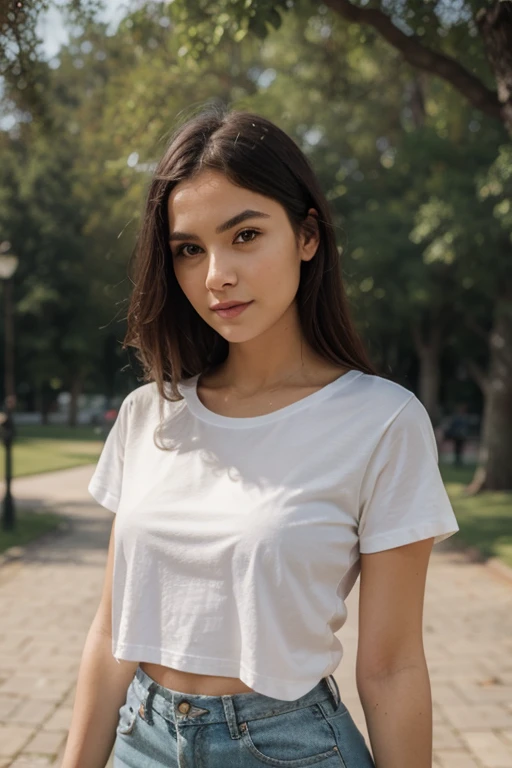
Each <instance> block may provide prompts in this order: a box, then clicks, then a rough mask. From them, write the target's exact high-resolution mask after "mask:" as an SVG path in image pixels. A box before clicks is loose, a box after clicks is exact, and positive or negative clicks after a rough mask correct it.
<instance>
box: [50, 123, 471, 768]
mask: <svg viewBox="0 0 512 768" xmlns="http://www.w3.org/2000/svg"><path fill="white" fill-rule="evenodd" d="M136 254H137V261H136V274H135V278H134V290H133V294H132V297H131V304H130V308H129V313H128V326H129V327H128V333H127V337H126V339H125V347H127V346H133V347H135V348H136V349H137V350H138V352H137V354H138V356H139V358H140V360H141V362H142V364H143V368H144V371H145V381H146V383H145V384H144V385H143V386H140V387H139V388H137V389H135V390H134V391H133V392H131V393H130V394H129V395H128V396H127V397H126V398H125V400H124V402H123V403H122V405H121V408H120V412H119V416H118V419H117V421H116V423H115V425H114V427H113V429H112V431H111V432H110V434H109V436H108V439H107V442H106V444H105V446H104V449H103V452H102V455H101V457H100V460H99V462H98V465H97V467H96V470H95V473H94V476H93V478H92V480H91V483H90V486H89V490H90V493H91V494H92V496H93V497H94V498H95V499H96V500H97V501H98V502H99V503H100V504H102V505H103V506H105V507H106V508H107V509H109V510H111V511H112V512H115V513H117V515H116V518H115V520H116V523H117V524H116V525H115V526H114V525H113V526H112V534H111V540H110V546H109V553H108V563H107V571H106V577H105V585H104V590H103V596H102V599H101V602H100V605H99V608H98V612H97V614H96V617H95V619H94V622H93V625H92V627H91V630H90V633H89V635H88V638H87V643H86V648H85V650H84V656H83V659H82V664H81V668H80V672H79V678H78V685H77V694H76V702H75V708H74V712H73V719H72V725H71V730H70V734H69V738H68V744H67V749H66V755H65V758H64V763H63V766H64V768H78V766H80V768H81V767H82V766H87V768H100V766H101V768H102V767H103V766H104V764H105V762H106V760H107V758H108V756H109V754H110V751H111V749H112V746H113V745H114V740H115V750H114V766H115V767H116V768H125V767H126V766H148V767H149V768H157V767H158V766H173V767H176V768H177V767H178V766H179V767H180V768H184V766H186V768H193V767H195V766H200V767H201V768H210V767H211V768H235V767H236V768H257V766H262V765H267V766H269V765H270V766H281V768H299V766H300V767H301V768H303V767H304V766H312V765H322V766H323V768H335V767H337V768H343V767H345V768H370V767H371V766H374V765H376V766H377V768H406V766H407V768H410V766H411V765H414V766H415V768H430V766H431V760H432V732H431V729H432V723H431V698H430V687H429V677H428V671H427V666H426V663H425V658H424V653H423V644H422V607H423V598H424V587H425V578H426V572H427V565H428V560H429V556H430V553H431V549H432V545H433V543H435V542H436V541H441V540H442V539H445V538H447V537H448V536H450V535H451V534H453V533H455V532H456V531H457V530H458V526H457V522H456V519H455V516H454V514H453V511H452V508H451V506H450V503H449V501H448V497H447V495H446V492H445V489H444V486H443V483H442V481H441V478H440V474H439V469H438V465H437V449H436V443H435V439H434V435H433V430H432V425H431V422H430V419H429V417H428V415H427V413H426V411H425V409H424V408H423V406H422V405H421V403H420V402H419V400H417V398H416V397H415V396H414V395H413V394H412V393H411V392H409V391H408V390H406V389H405V388H403V387H401V386H400V385H398V384H395V383H393V382H391V381H389V380H387V379H385V378H384V377H381V376H379V375H378V374H377V373H376V372H375V370H374V369H373V368H372V366H371V364H370V363H369V362H368V360H367V357H366V354H365V352H364V349H363V346H362V344H361V342H360V340H359V339H358V337H357V334H356V332H355V330H354V327H353V325H352V322H351V319H350V316H349V312H348V309H347V302H346V298H345V293H344V289H343V284H342V281H341V276H340V268H339V254H338V250H337V246H336V241H335V234H334V227H333V224H332V220H331V215H330V212H329V209H328V204H327V202H326V199H325V197H324V195H323V194H322V192H321V190H320V187H319V184H318V182H317V180H316V178H315V175H314V173H313V171H312V169H311V167H310V165H309V163H308V161H307V159H306V158H305V157H304V155H303V154H302V153H301V151H300V150H299V149H298V147H297V146H296V145H295V143H294V142H293V141H292V140H291V139H290V138H289V137H288V136H287V135H286V134H285V133H283V132H282V131H281V130H280V129H279V128H277V127H276V126H275V125H273V124H272V123H270V122H269V121H267V120H265V119H263V118H262V117H259V116H257V115H254V114H249V113H243V112H233V111H231V112H225V113H224V112H222V111H219V110H217V109H207V110H205V111H203V112H202V113H201V114H199V115H198V116H196V117H195V118H193V119H191V120H190V121H189V122H188V123H187V124H185V125H184V126H182V127H181V128H180V129H179V130H178V131H177V132H176V133H175V135H174V136H173V137H172V140H171V141H170V144H169V146H168V147H167V149H166V152H165V154H164V156H163V157H162V159H161V160H160V162H159V164H158V167H157V168H156V170H155V173H154V176H153V179H152V181H151V184H150V188H149V194H148V197H147V203H146V211H145V217H144V221H143V224H142V228H141V233H140V236H139V240H138V244H137V252H136ZM114 529H115V531H114ZM114 532H115V537H114ZM114 554H115V568H114ZM359 573H360V574H361V583H360V625H359V645H358V657H357V683H358V690H359V694H360V697H361V701H362V704H363V707H364V711H365V715H366V719H367V723H368V730H369V735H370V741H371V747H372V751H373V759H372V756H371V754H370V751H369V749H368V746H367V745H366V743H365V741H364V738H363V736H362V734H361V733H360V731H359V730H358V729H357V727H356V725H355V723H354V721H353V719H352V717H351V715H350V713H349V712H348V710H347V707H346V706H345V704H344V703H343V700H342V698H341V697H340V692H339V689H338V686H337V685H336V683H335V680H334V677H333V673H334V671H335V670H336V668H337V667H338V665H339V662H340V660H341V657H342V653H343V651H342V647H341V644H340V641H339V639H338V638H337V637H336V636H335V634H334V633H335V632H337V631H338V630H339V629H340V628H341V627H342V625H343V624H344V622H345V619H346V608H345V602H344V601H345V598H346V597H347V595H348V594H349V592H350V590H351V589H352V587H353V585H354V583H355V581H356V579H357V576H358V575H359ZM114 657H115V658H114ZM91 734H94V737H95V738H94V739H91V738H89V737H90V735H91ZM374 761H375V762H374Z"/></svg>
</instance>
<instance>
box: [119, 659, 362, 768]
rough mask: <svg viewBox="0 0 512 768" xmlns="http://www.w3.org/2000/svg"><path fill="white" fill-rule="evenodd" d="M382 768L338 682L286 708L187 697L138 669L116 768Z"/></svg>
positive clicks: (330, 680) (240, 699)
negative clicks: (373, 756)
mask: <svg viewBox="0 0 512 768" xmlns="http://www.w3.org/2000/svg"><path fill="white" fill-rule="evenodd" d="M265 765H266V766H269V765H270V766H275V767H276V768H306V766H311V765H315V766H319V768H320V767H321V768H375V763H374V762H373V759H372V757H371V755H370V752H369V750H368V747H367V745H366V742H365V740H364V738H363V735H362V733H361V732H360V731H359V729H358V728H357V726H356V724H355V723H354V721H353V719H352V717H351V715H350V713H349V711H348V710H347V708H346V706H345V705H344V704H343V702H342V701H341V698H340V694H339V689H338V686H337V684H336V681H335V680H334V677H333V676H332V675H330V676H329V677H327V678H322V680H320V682H319V683H318V684H317V685H316V686H315V687H314V688H313V689H312V690H311V691H309V692H308V693H306V694H305V695H304V696H302V697H300V698H299V699H296V700H294V701H284V700H281V699H274V698H271V697H269V696H264V695H263V694H261V693H255V692H247V693H237V694H232V695H225V696H203V695H197V694H193V695H191V694H188V693H180V692H179V691H173V690H171V689H169V688H164V687H163V686H161V685H159V684H158V683H156V682H155V681H154V680H153V679H152V678H151V677H149V675H147V674H146V673H145V672H144V671H143V670H142V669H141V668H140V666H139V667H137V670H136V672H135V675H134V677H133V680H132V682H131V683H130V685H129V687H128V691H127V695H126V701H125V703H124V704H123V705H122V707H120V709H119V722H118V725H117V730H116V741H115V745H114V768H163V767H164V766H165V767H166V768H261V767H262V766H265Z"/></svg>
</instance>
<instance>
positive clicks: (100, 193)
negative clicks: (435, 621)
mask: <svg viewBox="0 0 512 768" xmlns="http://www.w3.org/2000/svg"><path fill="white" fill-rule="evenodd" d="M15 5H16V4H12V7H11V6H9V8H7V6H6V7H5V9H4V10H3V11H2V16H1V17H0V22H1V24H2V30H3V33H4V34H3V36H2V45H1V47H0V61H1V66H2V70H1V75H2V100H1V113H0V128H1V129H0V153H1V163H0V241H2V243H3V244H4V245H6V246H7V250H9V251H10V252H12V253H14V254H16V255H17V257H18V260H19V265H18V268H17V271H16V273H15V275H14V276H13V277H12V278H11V280H10V281H6V280H4V281H3V282H4V284H6V283H7V282H9V283H10V284H11V286H10V287H11V292H12V318H11V321H12V324H13V326H14V350H13V358H14V360H13V366H14V383H13V385H12V386H13V387H14V390H15V395H16V401H17V404H16V412H15V421H16V423H17V425H18V430H17V432H18V434H17V438H16V440H15V444H14V449H13V461H14V474H15V476H22V475H27V474H33V473H37V472H43V471H49V470H55V469H60V468H64V467H71V466H74V465H77V464H81V463H91V462H94V461H96V460H97V457H98V455H99V452H100V450H101V447H102V439H101V438H102V435H101V433H100V432H99V430H98V427H95V426H94V424H95V423H96V424H97V421H98V419H97V412H98V408H100V407H101V408H106V407H109V406H114V407H115V406H117V405H118V404H119V402H120V401H121V400H122V398H123V397H124V396H125V395H126V394H127V393H128V392H129V391H130V390H131V389H133V388H134V387H136V386H138V385H139V384H140V383H141V382H140V370H139V369H138V364H137V361H136V360H135V358H134V355H133V354H132V351H131V350H129V349H128V350H123V349H122V340H123V337H124V331H125V315H126V309H127V303H128V297H129V294H130V289H131V285H132V284H131V281H130V258H131V257H132V254H133V251H134V246H135V242H136V237H137V231H138V226H139V224H140V222H141V215H142V210H143V203H144V198H145V192H146V189H147V185H148V181H149V178H150V175H151V171H152V169H153V168H154V167H155V163H156V160H157V158H158V157H159V156H160V155H161V154H162V152H163V151H164V148H165V145H166V142H167V141H168V139H169V137H170V135H171V133H172V131H173V129H174V128H175V127H176V126H177V125H178V124H179V123H181V122H182V121H183V120H185V119H186V118H187V117H189V116H191V115H192V114H194V113H195V112H196V111H197V110H199V109H201V108H202V106H204V105H205V104H207V103H209V102H212V101H213V102H217V103H223V104H229V105H230V106H232V107H235V108H240V109H248V110H253V111H255V112H259V113H260V114H262V115H264V116H265V117H267V118H269V119H271V120H273V121H275V122H276V123H277V124H278V125H280V126H281V127H282V128H284V129H285V130H286V131H287V132H288V133H290V134H291V135H292V136H293V137H294V139H295V140H296V141H297V143H298V144H299V145H300V146H301V148H302V149H303V150H304V151H305V152H306V154H307V155H308V157H309V158H310V160H311V162H312V163H313V165H314V167H315V169H316V170H317V173H318V175H319V177H320V180H321V183H322V186H323V188H324V190H325V191H326V193H327V197H328V199H329V201H330V204H331V206H332V210H333V214H334V220H335V224H336V227H337V228H338V233H339V250H340V258H341V259H342V265H343V273H344V278H345V281H346V285H347V289H348V294H349V298H350V301H351V305H352V310H353V313H354V316H355V318H356V321H357V325H358V328H359V330H360V332H361V333H362V335H363V337H364V338H365V340H366V343H367V345H368V348H369V351H370V355H371V357H372V359H373V361H374V363H375V364H376V365H377V367H378V369H379V370H381V371H382V372H383V373H384V374H385V375H389V376H391V377H392V378H393V379H394V380H396V381H398V382H399V383H401V384H402V385H404V386H405V387H407V388H409V389H410V390H411V391H414V392H415V393H416V394H417V395H418V397H419V398H420V399H421V400H422V402H423V403H424V405H425V406H426V408H427V410H428V412H429V414H430V416H431V418H432V422H433V424H434V427H435V428H436V434H437V436H438V438H439V449H440V454H441V467H442V472H443V476H444V478H445V480H446V483H447V487H448V490H449V493H450V496H451V498H452V500H453V503H454V506H455V508H456V513H457V516H458V519H459V522H460V525H461V534H460V536H459V537H457V538H458V539H459V542H460V543H461V544H462V543H464V544H469V545H472V546H477V547H478V549H479V551H480V552H481V554H482V556H483V557H494V556H497V557H499V558H501V559H503V560H504V561H505V562H508V563H509V564H512V532H511V527H512V526H511V524H510V519H511V511H512V496H511V493H510V491H511V489H512V269H511V250H512V237H511V233H512V205H511V198H512V144H511V139H510V134H511V131H512V117H511V95H510V82H512V79H511V77H510V73H511V72H512V64H511V63H510V61H508V65H509V70H508V71H507V69H506V64H507V60H508V59H509V58H510V49H511V48H510V45H511V44H512V43H511V41H512V35H511V33H510V26H511V18H512V13H511V12H510V8H511V7H512V4H511V3H509V2H505V3H493V2H489V3H476V2H469V1H467V2H466V1H464V0H458V1H457V2H448V1H446V2H416V1H415V0H375V1H374V2H370V1H366V0H360V1H359V2H348V1H343V2H340V1H339V0H331V1H330V2H326V3H316V2H310V1H309V0H297V1H292V0H288V1H287V2H268V1H267V0H259V1H258V2H257V1H256V0H252V1H251V0H216V2H213V3H212V2H208V3H207V2H205V1H204V0H197V1H196V2H194V3H187V2H184V0H174V2H138V1H137V0H135V1H134V2H131V3H130V2H125V3H124V4H121V3H119V2H115V3H108V4H105V3H102V2H100V0H82V1H81V2H69V3H58V2H54V3H52V2H43V0H39V2H35V3H30V4H27V3H22V2H20V3H18V4H17V6H18V8H17V10H14V6H15ZM2 7H3V6H2ZM506 7H507V8H508V15H507V13H506V12H505V11H504V9H506ZM500 14H501V15H500ZM507 25H508V26H507ZM507 35H509V37H507ZM507 50H508V53H507ZM507 77H508V79H507ZM500 100H501V101H500ZM5 250H6V249H5V248H4V251H5ZM6 287H7V286H6V285H5V286H4V289H5V288H6ZM2 317H3V319H5V318H6V314H5V313H2ZM7 322H9V321H7ZM5 328H6V323H5V322H3V324H2V342H3V344H4V345H5ZM0 365H2V366H3V375H2V381H5V382H6V383H5V386H4V393H3V394H4V397H5V393H6V389H7V387H8V383H7V381H8V375H7V374H8V372H7V371H6V363H5V361H4V360H2V361H1V362H0ZM11 375H12V372H11ZM461 402H464V403H466V404H467V407H468V410H469V412H470V414H471V424H472V427H471V437H472V440H470V443H469V445H468V450H467V454H466V460H465V464H464V466H463V467H461V468H459V467H455V466H453V464H452V463H451V456H450V444H449V443H447V442H444V441H443V424H445V423H446V418H447V416H449V414H450V413H452V412H453V410H454V409H455V408H456V406H457V404H458V403H461ZM20 514H21V512H20V513H19V515H20ZM19 515H18V518H17V520H18V521H20V525H19V526H18V530H17V531H12V532H6V531H4V532H2V533H1V534H0V536H1V538H0V548H1V549H4V550H5V549H6V548H8V547H9V546H12V545H13V544H16V543H19V542H20V537H21V539H26V538H27V537H28V538H30V537H32V536H33V535H34V532H33V531H32V530H31V529H32V527H33V526H36V533H37V532H39V526H41V525H43V522H44V521H43V516H41V515H39V516H38V517H37V519H35V518H34V517H33V516H31V515H30V514H29V515H28V516H26V517H25V518H24V522H23V526H21V518H20V517H19ZM54 522H55V521H54V520H52V518H51V516H49V518H48V521H47V523H48V524H49V525H53V524H54ZM459 542H458V543H459Z"/></svg>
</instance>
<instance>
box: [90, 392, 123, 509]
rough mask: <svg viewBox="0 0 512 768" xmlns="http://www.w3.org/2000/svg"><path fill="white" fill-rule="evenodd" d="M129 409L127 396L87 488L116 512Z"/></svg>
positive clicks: (98, 499) (119, 495)
mask: <svg viewBox="0 0 512 768" xmlns="http://www.w3.org/2000/svg"><path fill="white" fill-rule="evenodd" d="M127 411H128V398H125V399H124V400H123V402H122V403H121V406H120V408H119V412H118V414H117V418H116V420H115V422H114V424H113V426H112V428H111V430H110V432H109V433H108V435H107V439H106V440H105V444H104V446H103V450H102V452H101V455H100V457H99V459H98V463H97V464H96V469H95V470H94V474H93V476H92V478H91V481H90V482H89V486H88V488H87V490H88V491H89V493H90V494H91V496H92V497H93V499H95V500H96V501H97V502H98V503H99V504H101V506H102V507H105V508H106V509H109V510H110V511H111V512H114V513H115V512H117V508H118V506H119V500H120V498H121V488H122V480H123V464H124V446H125V441H126V419H127V415H128V414H127Z"/></svg>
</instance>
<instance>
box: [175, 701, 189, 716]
mask: <svg viewBox="0 0 512 768" xmlns="http://www.w3.org/2000/svg"><path fill="white" fill-rule="evenodd" d="M191 706H192V705H191V704H190V702H188V701H182V702H181V703H180V704H178V709H179V711H180V712H181V713H182V714H183V715H186V714H187V712H189V711H190V707H191Z"/></svg>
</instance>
